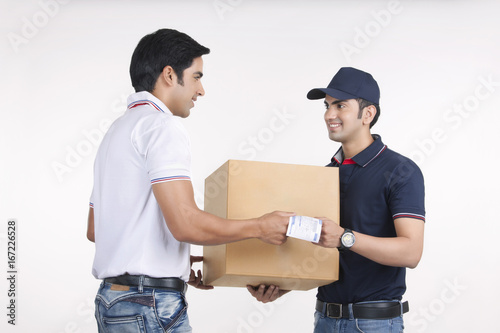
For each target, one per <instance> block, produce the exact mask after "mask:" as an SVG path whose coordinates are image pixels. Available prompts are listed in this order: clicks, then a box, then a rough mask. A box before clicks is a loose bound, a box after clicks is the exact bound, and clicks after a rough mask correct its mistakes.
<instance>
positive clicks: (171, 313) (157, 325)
mask: <svg viewBox="0 0 500 333" xmlns="http://www.w3.org/2000/svg"><path fill="white" fill-rule="evenodd" d="M127 288H128V289H129V290H123V289H127ZM116 289H121V290H116ZM95 317H96V320H97V326H98V328H99V333H118V332H119V333H129V332H130V333H131V332H134V333H136V332H138V333H139V332H142V333H156V332H158V333H159V332H161V333H165V332H175V333H177V332H179V333H180V332H192V330H191V326H190V325H189V318H188V315H187V302H186V299H185V297H184V294H183V293H181V292H177V291H170V290H165V289H153V288H145V287H144V288H142V287H141V286H139V287H125V288H124V287H123V286H116V285H113V288H112V284H110V283H105V282H102V283H101V286H100V287H99V291H98V292H97V296H96V298H95Z"/></svg>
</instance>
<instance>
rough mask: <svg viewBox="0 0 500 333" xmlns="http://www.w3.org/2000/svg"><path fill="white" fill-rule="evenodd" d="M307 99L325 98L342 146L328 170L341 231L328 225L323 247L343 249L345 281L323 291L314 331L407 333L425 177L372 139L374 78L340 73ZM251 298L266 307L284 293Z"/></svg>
mask: <svg viewBox="0 0 500 333" xmlns="http://www.w3.org/2000/svg"><path fill="white" fill-rule="evenodd" d="M307 98H309V99H324V104H325V107H326V112H325V116H324V118H325V122H326V125H327V129H328V135H329V137H330V139H331V140H333V141H336V142H340V143H341V144H342V147H341V148H340V149H339V150H338V151H337V153H336V154H335V155H334V156H333V158H332V160H331V163H330V164H328V166H329V167H338V168H339V169H340V170H339V171H340V226H339V225H338V224H336V223H334V222H333V221H330V220H328V219H325V220H324V221H323V228H322V234H321V239H320V242H319V245H321V246H324V247H337V248H339V251H340V276H339V280H338V281H337V282H334V283H332V284H329V285H327V286H323V287H320V288H318V294H317V302H316V312H315V323H314V327H315V328H314V332H315V333H319V332H359V331H362V332H384V333H387V332H402V331H403V317H402V316H403V313H405V312H407V311H408V303H407V302H402V301H401V300H402V296H403V294H404V292H405V290H406V284H405V272H406V267H410V268H414V267H416V266H417V264H418V262H419V261H420V258H421V256H422V251H423V237H424V222H425V209H424V181H423V176H422V173H421V172H420V169H419V168H418V166H417V165H416V164H415V163H413V162H412V161H411V160H410V159H408V158H406V157H404V156H402V155H400V154H398V153H396V152H394V151H392V150H390V149H389V148H387V146H386V145H385V144H384V143H383V142H382V139H381V137H380V136H378V135H372V134H371V132H370V128H371V127H372V126H373V125H374V124H375V123H376V121H377V119H378V117H379V115H380V107H379V98H380V90H379V87H378V84H377V82H376V81H375V80H374V79H373V77H372V76H371V75H370V74H368V73H366V72H363V71H360V70H358V69H355V68H350V67H344V68H341V69H340V70H339V71H338V73H337V74H336V75H335V76H334V77H333V79H332V81H331V82H330V84H329V85H328V87H327V88H317V89H312V90H311V91H309V93H308V94H307ZM249 291H250V292H251V293H252V294H253V295H254V297H256V298H257V299H258V300H260V301H263V302H268V301H273V300H275V299H276V298H278V297H279V296H281V295H282V294H283V293H284V291H281V290H279V288H278V287H276V286H271V287H270V288H268V289H267V290H266V289H265V288H262V286H261V288H260V289H257V290H251V289H249Z"/></svg>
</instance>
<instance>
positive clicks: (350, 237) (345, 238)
mask: <svg viewBox="0 0 500 333" xmlns="http://www.w3.org/2000/svg"><path fill="white" fill-rule="evenodd" d="M354 240H355V238H354V234H353V233H350V232H349V233H345V234H343V235H342V245H344V246H345V247H351V246H353V245H354Z"/></svg>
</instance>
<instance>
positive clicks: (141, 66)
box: [130, 29, 210, 92]
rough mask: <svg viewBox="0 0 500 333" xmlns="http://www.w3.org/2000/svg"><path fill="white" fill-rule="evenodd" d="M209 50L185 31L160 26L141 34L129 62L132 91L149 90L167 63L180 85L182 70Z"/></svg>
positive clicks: (152, 87) (181, 82)
mask: <svg viewBox="0 0 500 333" xmlns="http://www.w3.org/2000/svg"><path fill="white" fill-rule="evenodd" d="M209 53H210V49H208V48H206V47H205V46H203V45H200V44H199V43H198V42H197V41H195V40H194V39H193V38H191V37H189V36H188V35H186V34H185V33H182V32H179V31H177V30H173V29H160V30H158V31H156V32H154V33H152V34H149V35H146V36H144V37H143V38H142V39H141V40H140V42H139V44H137V46H136V48H135V50H134V53H133V55H132V60H131V62H130V78H131V80H132V86H133V87H134V89H135V91H136V92H138V91H143V90H145V91H148V92H153V89H154V87H155V84H156V81H157V80H158V77H159V76H160V74H161V72H162V71H163V68H165V66H171V67H172V68H173V70H174V72H175V74H176V75H177V77H178V82H179V84H181V85H183V84H184V81H183V72H184V70H185V69H186V68H188V67H190V66H191V65H192V64H193V59H195V58H198V57H201V56H202V55H204V54H209Z"/></svg>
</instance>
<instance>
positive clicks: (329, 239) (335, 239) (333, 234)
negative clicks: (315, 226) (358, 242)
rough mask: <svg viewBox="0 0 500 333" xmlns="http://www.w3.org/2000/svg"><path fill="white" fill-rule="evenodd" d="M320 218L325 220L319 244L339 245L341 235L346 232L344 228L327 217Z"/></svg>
mask: <svg viewBox="0 0 500 333" xmlns="http://www.w3.org/2000/svg"><path fill="white" fill-rule="evenodd" d="M318 219H320V220H322V221H323V226H322V227H321V237H320V239H319V242H318V245H320V246H323V247H339V246H340V236H342V234H343V233H344V228H342V227H341V226H339V225H338V224H337V223H335V222H333V221H332V220H329V219H327V218H326V217H318Z"/></svg>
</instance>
